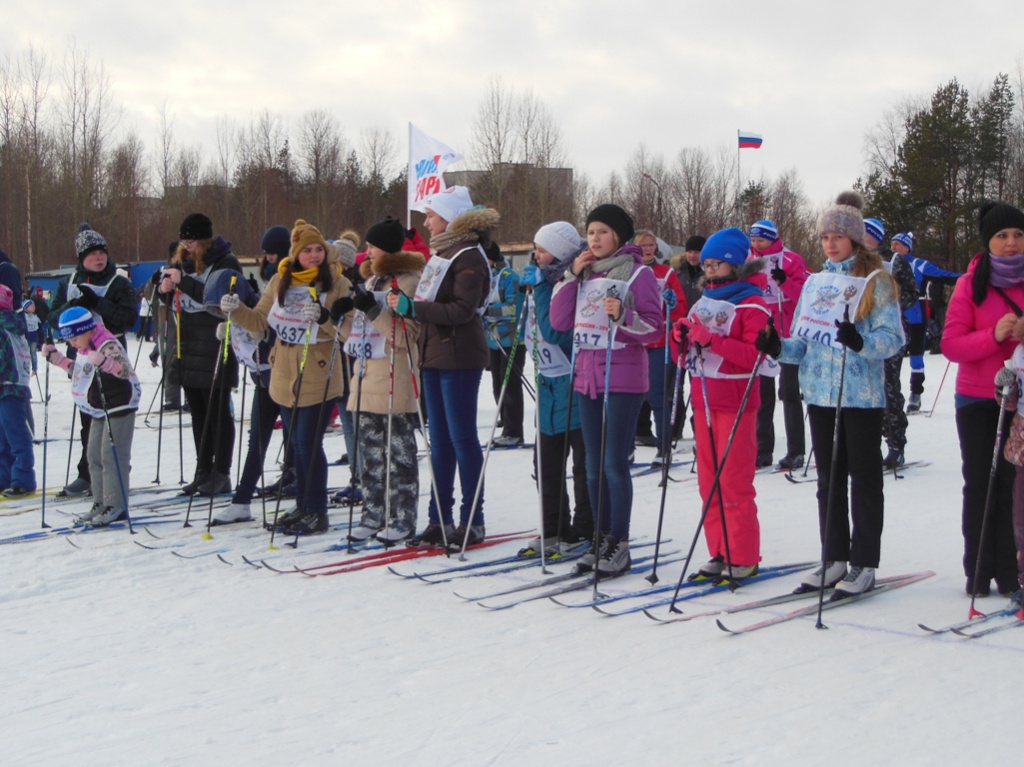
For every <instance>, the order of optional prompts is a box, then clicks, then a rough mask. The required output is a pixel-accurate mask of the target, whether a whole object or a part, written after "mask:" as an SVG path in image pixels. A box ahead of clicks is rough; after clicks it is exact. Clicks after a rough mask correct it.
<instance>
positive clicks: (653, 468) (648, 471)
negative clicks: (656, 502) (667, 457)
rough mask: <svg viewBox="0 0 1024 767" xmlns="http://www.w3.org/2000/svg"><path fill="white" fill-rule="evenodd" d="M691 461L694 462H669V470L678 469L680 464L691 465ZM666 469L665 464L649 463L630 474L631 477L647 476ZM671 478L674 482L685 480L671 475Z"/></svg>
mask: <svg viewBox="0 0 1024 767" xmlns="http://www.w3.org/2000/svg"><path fill="white" fill-rule="evenodd" d="M690 463H692V462H691V461H673V462H672V463H671V464H669V467H668V470H669V471H672V469H678V468H679V467H680V466H689V465H690ZM664 470H665V467H664V466H651V465H649V464H648V465H647V466H645V467H644V468H642V469H634V470H633V471H631V472H630V473H629V474H630V476H631V477H633V479H636V478H637V477H646V476H648V475H649V474H660V473H661V472H663V471H664ZM669 479H671V480H673V481H674V482H681V481H684V480H678V479H675V478H674V477H669Z"/></svg>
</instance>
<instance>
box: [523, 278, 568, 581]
mask: <svg viewBox="0 0 1024 767" xmlns="http://www.w3.org/2000/svg"><path fill="white" fill-rule="evenodd" d="M526 316H527V317H528V318H529V320H530V329H531V333H532V341H533V350H532V355H531V356H532V357H533V380H534V383H535V384H536V385H537V391H538V392H540V340H539V339H538V337H537V334H538V330H539V328H538V325H537V307H536V306H535V296H534V293H533V285H530V286H528V287H527V295H526ZM569 387H570V390H571V388H572V382H571V381H570V384H569ZM539 399H540V398H539V396H538V406H537V407H535V408H534V409H533V424H534V431H535V433H536V437H535V439H534V441H535V448H534V460H535V462H536V466H537V496H538V500H539V501H540V503H538V505H537V508H538V510H539V511H540V527H539V528H538V529H539V530H540V571H541V573H542V574H543V575H547V574H548V566H547V559H546V558H547V550H546V549H547V547H546V546H545V545H544V542H545V537H544V536H545V533H546V532H547V530H545V529H544V460H543V458H544V455H543V450H542V445H541V441H542V435H541V431H540V406H539V404H540V403H539ZM567 425H568V424H567ZM561 473H562V474H564V473H565V463H564V462H563V463H562V470H561ZM564 481H565V480H564V479H561V480H560V482H563V483H564ZM561 521H562V520H561V516H559V520H558V522H559V525H561Z"/></svg>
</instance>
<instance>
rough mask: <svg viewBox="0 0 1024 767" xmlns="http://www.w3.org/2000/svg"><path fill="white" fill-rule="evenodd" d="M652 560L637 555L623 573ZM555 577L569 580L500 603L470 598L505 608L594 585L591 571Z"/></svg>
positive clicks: (648, 564)
mask: <svg viewBox="0 0 1024 767" xmlns="http://www.w3.org/2000/svg"><path fill="white" fill-rule="evenodd" d="M676 553H678V552H676ZM682 559H683V558H680V559H662V561H661V564H663V565H664V564H672V563H673V562H679V561H682ZM653 560H654V557H653V556H647V557H637V558H636V559H634V560H633V566H632V567H631V568H630V569H629V572H628V573H624V575H635V574H637V573H643V572H646V571H648V570H651V569H653V568H654V562H653ZM555 578H561V579H562V580H565V581H569V582H567V583H562V584H561V585H560V586H556V587H555V588H553V589H547V590H545V591H542V592H540V593H539V594H529V595H527V596H525V597H519V598H517V599H512V600H509V601H507V602H500V603H498V604H496V605H487V604H484V603H483V600H484V599H487V598H488V597H481V598H479V599H477V600H472V601H475V602H476V603H477V604H478V605H480V606H481V607H486V608H487V609H488V610H507V609H508V608H510V607H515V606H516V605H520V604H523V603H524V602H533V601H534V600H537V599H548V598H550V597H557V596H558V595H559V594H567V593H569V592H570V591H577V590H579V589H585V588H586V587H587V586H593V585H594V574H593V572H586V573H577V572H575V571H574V572H570V573H566V574H565V575H564V576H558V575H556V576H555ZM574 579H575V580H574ZM581 579H582V580H581ZM602 580H608V581H610V580H614V579H611V578H608V579H602ZM555 582H556V581H555V580H554V579H549V580H547V581H539V582H537V583H535V584H531V585H532V586H548V585H550V584H552V583H555ZM524 585H525V584H524ZM506 593H507V592H506ZM491 596H492V597H493V596H496V595H494V594H492V595H491Z"/></svg>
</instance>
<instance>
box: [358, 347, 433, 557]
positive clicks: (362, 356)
mask: <svg viewBox="0 0 1024 767" xmlns="http://www.w3.org/2000/svg"><path fill="white" fill-rule="evenodd" d="M365 374H366V347H365V344H359V372H358V373H357V375H356V412H355V424H354V426H353V435H352V455H351V456H349V479H348V529H349V530H350V531H351V530H352V522H353V519H354V518H355V513H356V512H355V506H356V487H357V486H358V484H359V483H358V481H357V476H356V475H357V474H358V473H359V431H360V429H359V422H360V421H361V420H362V418H361V415H362V408H363V376H364V375H365ZM441 527H442V529H443V528H444V525H442V526H441ZM352 551H353V549H352V536H351V535H349V536H348V553H349V554H351V553H352Z"/></svg>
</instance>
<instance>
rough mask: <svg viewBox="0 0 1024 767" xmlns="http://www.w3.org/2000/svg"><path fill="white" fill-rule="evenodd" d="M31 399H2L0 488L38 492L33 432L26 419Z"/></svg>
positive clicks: (0, 403)
mask: <svg viewBox="0 0 1024 767" xmlns="http://www.w3.org/2000/svg"><path fill="white" fill-rule="evenodd" d="M27 403H28V400H27V399H22V398H21V397H3V396H0V485H3V487H4V489H6V488H8V487H23V488H25V489H26V490H35V489H36V469H35V466H36V459H35V453H33V450H32V432H30V431H29V429H28V421H27V420H26V418H25V407H26V404H27Z"/></svg>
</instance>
